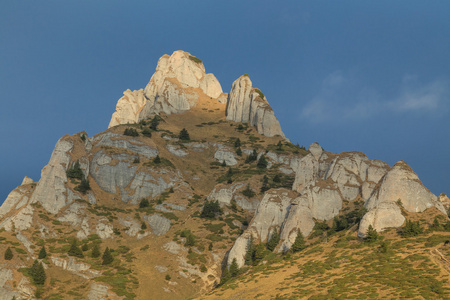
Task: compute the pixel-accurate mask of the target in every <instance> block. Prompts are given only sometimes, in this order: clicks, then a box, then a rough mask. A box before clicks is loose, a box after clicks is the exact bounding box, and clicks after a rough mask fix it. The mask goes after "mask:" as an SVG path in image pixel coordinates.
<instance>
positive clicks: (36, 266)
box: [29, 260, 47, 285]
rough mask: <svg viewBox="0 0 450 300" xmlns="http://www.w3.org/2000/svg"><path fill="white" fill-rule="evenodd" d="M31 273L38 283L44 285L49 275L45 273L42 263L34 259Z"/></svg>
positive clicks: (34, 280)
mask: <svg viewBox="0 0 450 300" xmlns="http://www.w3.org/2000/svg"><path fill="white" fill-rule="evenodd" d="M29 274H30V275H31V278H32V279H33V282H34V283H35V284H36V285H43V284H44V283H45V279H46V278H47V276H46V275H45V269H44V266H43V265H42V263H39V262H38V261H37V260H35V261H34V263H33V265H32V266H31V268H30V269H29Z"/></svg>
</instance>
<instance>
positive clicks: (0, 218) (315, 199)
mask: <svg viewBox="0 0 450 300" xmlns="http://www.w3.org/2000/svg"><path fill="white" fill-rule="evenodd" d="M155 115H159V117H158V118H154V119H153V117H154V116H155ZM152 119H153V120H152ZM154 120H157V121H158V122H157V123H158V124H154V123H153V122H152V121H154ZM138 122H139V123H138ZM236 122H238V123H246V125H244V124H236ZM137 123H138V124H137ZM239 125H241V126H239ZM243 128H244V129H243ZM182 129H185V130H187V132H188V133H189V134H188V135H190V137H188V138H186V137H184V138H181V131H182ZM258 162H259V163H258ZM216 201H217V204H216ZM449 202H450V201H449V200H448V197H446V196H445V195H441V196H440V197H439V199H438V198H437V197H436V196H435V195H433V194H432V193H431V192H430V191H429V190H428V189H426V188H425V187H424V186H423V185H422V183H421V182H420V180H419V178H418V176H417V174H415V173H414V171H413V170H412V169H411V168H410V167H409V166H408V165H407V164H406V163H405V162H403V161H400V162H398V163H397V164H395V165H394V166H393V167H392V168H391V167H390V166H389V165H388V164H386V163H384V162H382V161H379V160H376V159H369V158H368V157H367V156H366V155H365V154H363V153H360V152H342V153H339V154H337V153H332V152H327V151H325V150H323V149H322V147H321V146H320V145H319V144H318V143H313V144H311V145H310V146H309V148H308V150H306V149H304V148H302V147H298V146H295V145H293V144H291V143H290V142H289V141H288V140H287V139H286V138H285V137H284V134H283V132H282V131H281V128H280V124H279V122H278V120H277V119H276V117H275V115H274V112H273V110H272V109H271V108H270V105H269V104H268V102H267V99H266V98H265V97H264V95H263V94H262V93H261V91H259V90H258V89H255V88H253V86H252V82H251V80H250V78H249V77H248V76H245V75H244V76H241V77H240V78H238V79H237V80H236V81H235V82H234V83H233V85H232V88H231V91H230V93H229V95H227V94H224V93H222V89H221V87H220V84H219V83H218V81H217V79H216V78H215V77H214V75H212V74H206V73H205V68H204V66H203V63H202V62H201V61H200V60H198V59H196V58H195V57H193V56H191V55H190V54H189V53H186V52H183V51H176V52H174V53H173V54H172V55H171V56H168V55H165V56H163V57H162V58H161V59H160V60H159V62H158V66H157V69H156V72H155V74H154V75H153V76H152V78H151V80H150V82H149V84H148V85H147V87H146V88H145V90H144V89H142V90H138V91H133V92H132V91H130V90H127V91H126V92H124V96H123V97H122V98H121V99H120V100H119V102H118V103H117V108H116V112H115V113H114V114H113V117H112V119H111V123H110V125H109V129H108V130H106V131H104V132H101V133H99V134H97V135H95V136H93V137H88V136H87V134H86V132H80V133H77V134H74V135H71V136H70V135H65V136H64V137H62V138H61V139H60V140H59V141H58V142H57V143H56V145H55V148H54V151H53V153H52V154H51V157H50V160H49V163H48V164H47V165H46V166H45V167H44V168H43V169H42V173H41V178H40V180H39V181H37V182H33V180H31V179H29V178H27V177H26V178H25V179H24V181H23V182H22V184H21V185H20V186H19V187H17V188H16V189H14V190H13V191H12V192H11V193H10V194H9V195H8V197H7V199H6V200H5V202H4V203H3V205H2V206H1V207H0V237H1V238H0V252H1V253H3V252H4V251H6V249H7V247H9V246H10V245H14V249H15V250H14V254H15V257H14V258H13V260H12V261H11V262H10V263H8V264H4V265H2V266H0V294H2V295H8V297H9V296H11V297H14V296H16V298H18V299H19V298H30V297H31V296H30V295H33V293H34V291H35V290H36V288H35V287H34V286H33V285H32V283H31V282H30V281H29V280H28V279H27V277H26V276H24V275H23V274H22V273H21V272H19V269H21V268H22V267H24V265H26V267H29V265H30V262H32V261H34V259H36V258H37V250H38V249H39V248H38V247H42V245H45V246H46V247H47V250H48V252H49V256H50V257H49V259H47V260H41V261H42V262H43V263H45V264H46V265H45V266H46V268H48V269H49V270H50V273H51V274H53V275H52V276H54V277H53V278H54V280H53V281H52V282H53V283H54V284H56V285H57V288H58V289H59V290H61V291H65V289H66V285H70V283H68V282H70V280H66V281H65V282H62V281H58V280H56V279H57V278H56V277H55V275H54V274H64V276H67V278H71V281H72V282H76V284H77V286H75V285H73V286H70V288H68V289H67V290H66V291H65V292H66V294H67V295H71V294H70V293H69V291H71V290H72V289H75V288H77V289H80V290H82V292H80V295H82V296H80V297H85V298H87V299H101V298H102V297H103V298H108V299H116V298H117V299H119V298H120V297H121V296H120V295H121V294H123V293H134V292H136V293H138V294H139V297H141V298H143V299H146V298H161V299H174V298H180V299H182V298H187V297H190V296H191V295H192V294H195V293H198V292H199V291H204V290H208V289H211V288H212V287H214V286H215V285H216V284H217V283H218V282H219V281H220V277H221V274H222V266H223V265H230V264H232V262H233V261H234V260H236V263H237V264H238V266H243V265H244V263H245V255H246V253H247V251H248V249H249V246H250V243H251V242H253V243H264V242H267V241H268V240H269V239H270V238H271V237H272V236H274V234H277V235H279V237H280V239H279V242H278V244H277V246H276V248H275V252H278V253H280V252H286V251H288V250H289V249H291V247H292V245H293V244H294V242H295V240H296V238H297V236H298V233H299V232H300V233H301V234H302V235H303V236H304V237H308V236H309V237H311V236H314V234H315V233H317V230H316V231H315V229H317V228H316V227H317V226H319V227H320V226H322V227H323V226H328V225H331V224H332V223H333V222H336V220H337V221H339V220H340V218H344V219H346V220H347V219H348V220H353V221H352V222H353V223H351V224H348V225H351V228H353V229H352V230H353V231H354V232H355V237H356V231H357V232H358V233H357V234H358V235H359V236H360V237H365V234H366V232H367V229H368V228H369V226H372V227H373V228H375V229H376V230H377V231H378V232H382V231H384V230H385V229H388V228H392V227H394V228H397V227H400V226H402V225H403V224H404V222H405V219H406V217H408V216H406V217H405V211H406V212H408V213H411V214H416V213H422V212H424V211H426V210H427V209H430V208H431V210H434V211H436V212H437V213H438V214H441V215H442V217H441V218H443V219H446V220H447V216H446V214H445V213H446V209H445V207H444V206H443V203H444V204H445V205H448V203H449ZM211 203H213V204H214V205H218V206H220V208H221V210H222V211H223V214H222V215H220V218H219V217H218V215H217V216H216V215H213V216H208V217H205V216H202V212H203V211H204V208H205V207H206V206H207V205H210V204H211ZM216 214H219V212H216ZM325 223H326V224H325ZM327 224H328V225H327ZM349 228H350V227H349ZM318 235H320V232H319V233H318ZM73 240H75V241H77V243H78V245H79V246H83V249H88V250H84V257H77V258H74V257H73V256H71V255H68V253H67V252H68V249H69V248H70V247H71V244H70V243H72V241H73ZM95 245H97V246H98V245H100V246H101V247H102V250H104V249H105V248H106V247H109V248H111V249H114V251H113V254H114V259H115V260H114V264H113V265H112V266H105V265H103V264H101V262H99V261H98V259H97V260H96V259H95V258H94V257H92V255H91V254H90V253H91V251H92V250H93V247H94V246H95ZM17 249H19V250H17ZM207 249H208V250H207ZM2 251H3V252H2ZM86 251H88V252H86ZM118 270H119V271H120V272H119V271H118ZM166 275H169V278H171V279H167V278H168V277H167V276H166ZM2 278H3V279H2ZM94 278H97V279H96V280H94ZM149 278H150V279H149ZM12 280H13V281H17V282H19V284H18V285H16V286H13V285H11V284H10V283H11V281H12ZM102 280H103V283H99V282H102ZM111 282H126V283H124V284H123V285H121V289H119V290H118V289H117V287H114V286H110V285H109V284H110V283H111ZM66 283H67V284H66ZM187 287H188V288H187ZM49 293H50V292H49ZM149 293H150V294H149Z"/></svg>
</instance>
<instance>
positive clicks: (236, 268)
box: [230, 258, 239, 277]
mask: <svg viewBox="0 0 450 300" xmlns="http://www.w3.org/2000/svg"><path fill="white" fill-rule="evenodd" d="M238 274H239V266H238V264H237V261H236V258H233V261H232V262H231V265H230V275H231V277H236V276H237V275H238Z"/></svg>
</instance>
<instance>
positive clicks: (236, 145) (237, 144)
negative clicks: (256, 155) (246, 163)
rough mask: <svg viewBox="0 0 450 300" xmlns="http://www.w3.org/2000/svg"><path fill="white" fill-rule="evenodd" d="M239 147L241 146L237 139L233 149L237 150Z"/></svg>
mask: <svg viewBox="0 0 450 300" xmlns="http://www.w3.org/2000/svg"><path fill="white" fill-rule="evenodd" d="M240 146H241V140H240V139H239V138H237V139H236V141H234V147H235V148H239V147H240Z"/></svg>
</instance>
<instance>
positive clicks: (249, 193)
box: [241, 184, 256, 198]
mask: <svg viewBox="0 0 450 300" xmlns="http://www.w3.org/2000/svg"><path fill="white" fill-rule="evenodd" d="M241 193H242V195H244V196H246V197H248V198H252V197H254V196H255V195H256V194H255V192H254V191H253V190H252V189H251V188H250V184H247V187H246V188H245V190H243V191H242V192H241Z"/></svg>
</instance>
